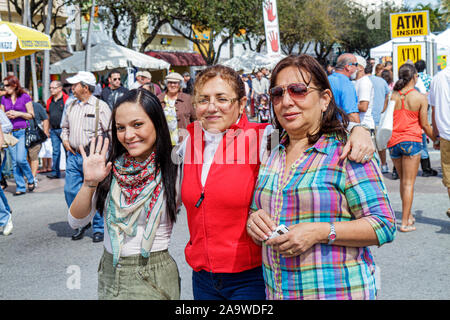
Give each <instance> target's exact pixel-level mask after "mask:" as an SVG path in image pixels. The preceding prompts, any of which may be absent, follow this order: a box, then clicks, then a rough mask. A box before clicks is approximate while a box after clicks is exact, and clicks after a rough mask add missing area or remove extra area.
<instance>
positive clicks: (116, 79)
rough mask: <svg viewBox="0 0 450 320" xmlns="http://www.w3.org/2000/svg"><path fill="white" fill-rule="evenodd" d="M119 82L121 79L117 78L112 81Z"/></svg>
mask: <svg viewBox="0 0 450 320" xmlns="http://www.w3.org/2000/svg"><path fill="white" fill-rule="evenodd" d="M117 80H120V78H115V79H112V81H117Z"/></svg>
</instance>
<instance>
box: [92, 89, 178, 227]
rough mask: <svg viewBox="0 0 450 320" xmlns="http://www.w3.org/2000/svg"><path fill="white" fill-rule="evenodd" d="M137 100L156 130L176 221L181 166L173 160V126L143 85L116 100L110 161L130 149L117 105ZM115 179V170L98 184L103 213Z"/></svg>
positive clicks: (169, 204)
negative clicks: (119, 134) (120, 131)
mask: <svg viewBox="0 0 450 320" xmlns="http://www.w3.org/2000/svg"><path fill="white" fill-rule="evenodd" d="M126 102H128V103H135V104H139V105H140V106H141V107H142V108H143V109H144V111H145V113H147V115H148V116H149V118H150V120H151V121H152V122H153V125H154V127H155V131H156V141H155V149H154V150H155V155H156V157H155V159H156V168H157V169H160V170H161V176H162V183H163V186H164V192H165V196H166V208H167V213H168V215H169V218H170V220H171V221H172V222H175V221H176V209H177V208H176V188H175V185H176V179H177V166H176V165H175V164H174V163H173V162H172V160H171V153H172V142H171V140H170V133H169V128H168V126H167V121H166V117H165V115H164V111H163V108H162V106H161V103H160V102H159V99H158V98H157V97H156V96H155V95H154V94H153V93H151V92H149V91H148V90H145V89H142V88H139V89H134V90H130V91H128V92H127V93H126V94H125V95H123V96H122V97H121V99H120V100H119V101H118V102H117V103H116V105H115V106H114V108H113V110H112V115H111V129H112V134H111V136H112V139H111V145H110V146H111V148H110V154H109V156H108V160H107V161H111V162H112V163H113V164H114V161H115V160H116V159H117V158H118V157H119V156H121V155H122V154H124V153H126V152H127V151H126V149H125V147H124V146H123V145H122V144H121V143H120V141H119V139H118V138H117V130H116V119H115V116H116V112H117V108H118V107H120V106H121V105H122V104H123V103H126ZM111 180H112V172H111V173H110V174H109V175H108V176H107V177H106V178H105V179H104V180H103V181H102V182H100V184H99V185H98V187H97V195H98V198H97V203H96V209H97V210H98V211H99V212H100V214H103V209H104V207H105V201H106V197H107V195H108V192H109V189H110V186H111Z"/></svg>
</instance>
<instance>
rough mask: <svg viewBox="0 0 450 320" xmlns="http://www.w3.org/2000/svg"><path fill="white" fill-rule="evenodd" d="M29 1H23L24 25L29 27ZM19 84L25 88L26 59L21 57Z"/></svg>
mask: <svg viewBox="0 0 450 320" xmlns="http://www.w3.org/2000/svg"><path fill="white" fill-rule="evenodd" d="M28 1H29V0H24V1H22V8H23V10H22V24H23V25H24V26H26V25H27V16H28ZM19 82H20V85H21V86H22V87H25V57H20V59H19Z"/></svg>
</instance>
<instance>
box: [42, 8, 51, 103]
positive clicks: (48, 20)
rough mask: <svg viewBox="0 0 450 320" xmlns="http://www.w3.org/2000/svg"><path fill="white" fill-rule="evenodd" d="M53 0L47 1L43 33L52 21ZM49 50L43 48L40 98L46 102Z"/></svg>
mask: <svg viewBox="0 0 450 320" xmlns="http://www.w3.org/2000/svg"><path fill="white" fill-rule="evenodd" d="M52 11H53V0H48V3H47V18H46V19H45V34H48V35H49V34H50V26H51V23H52ZM49 86H50V51H49V50H44V70H43V72H42V100H43V101H44V102H46V101H47V100H48V98H49V97H50V92H49V90H50V89H49Z"/></svg>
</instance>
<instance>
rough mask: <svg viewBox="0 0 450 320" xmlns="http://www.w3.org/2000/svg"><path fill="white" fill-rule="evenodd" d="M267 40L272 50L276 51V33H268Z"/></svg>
mask: <svg viewBox="0 0 450 320" xmlns="http://www.w3.org/2000/svg"><path fill="white" fill-rule="evenodd" d="M269 41H270V46H271V47H272V51H273V52H278V34H276V33H275V31H272V32H271V33H269Z"/></svg>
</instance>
